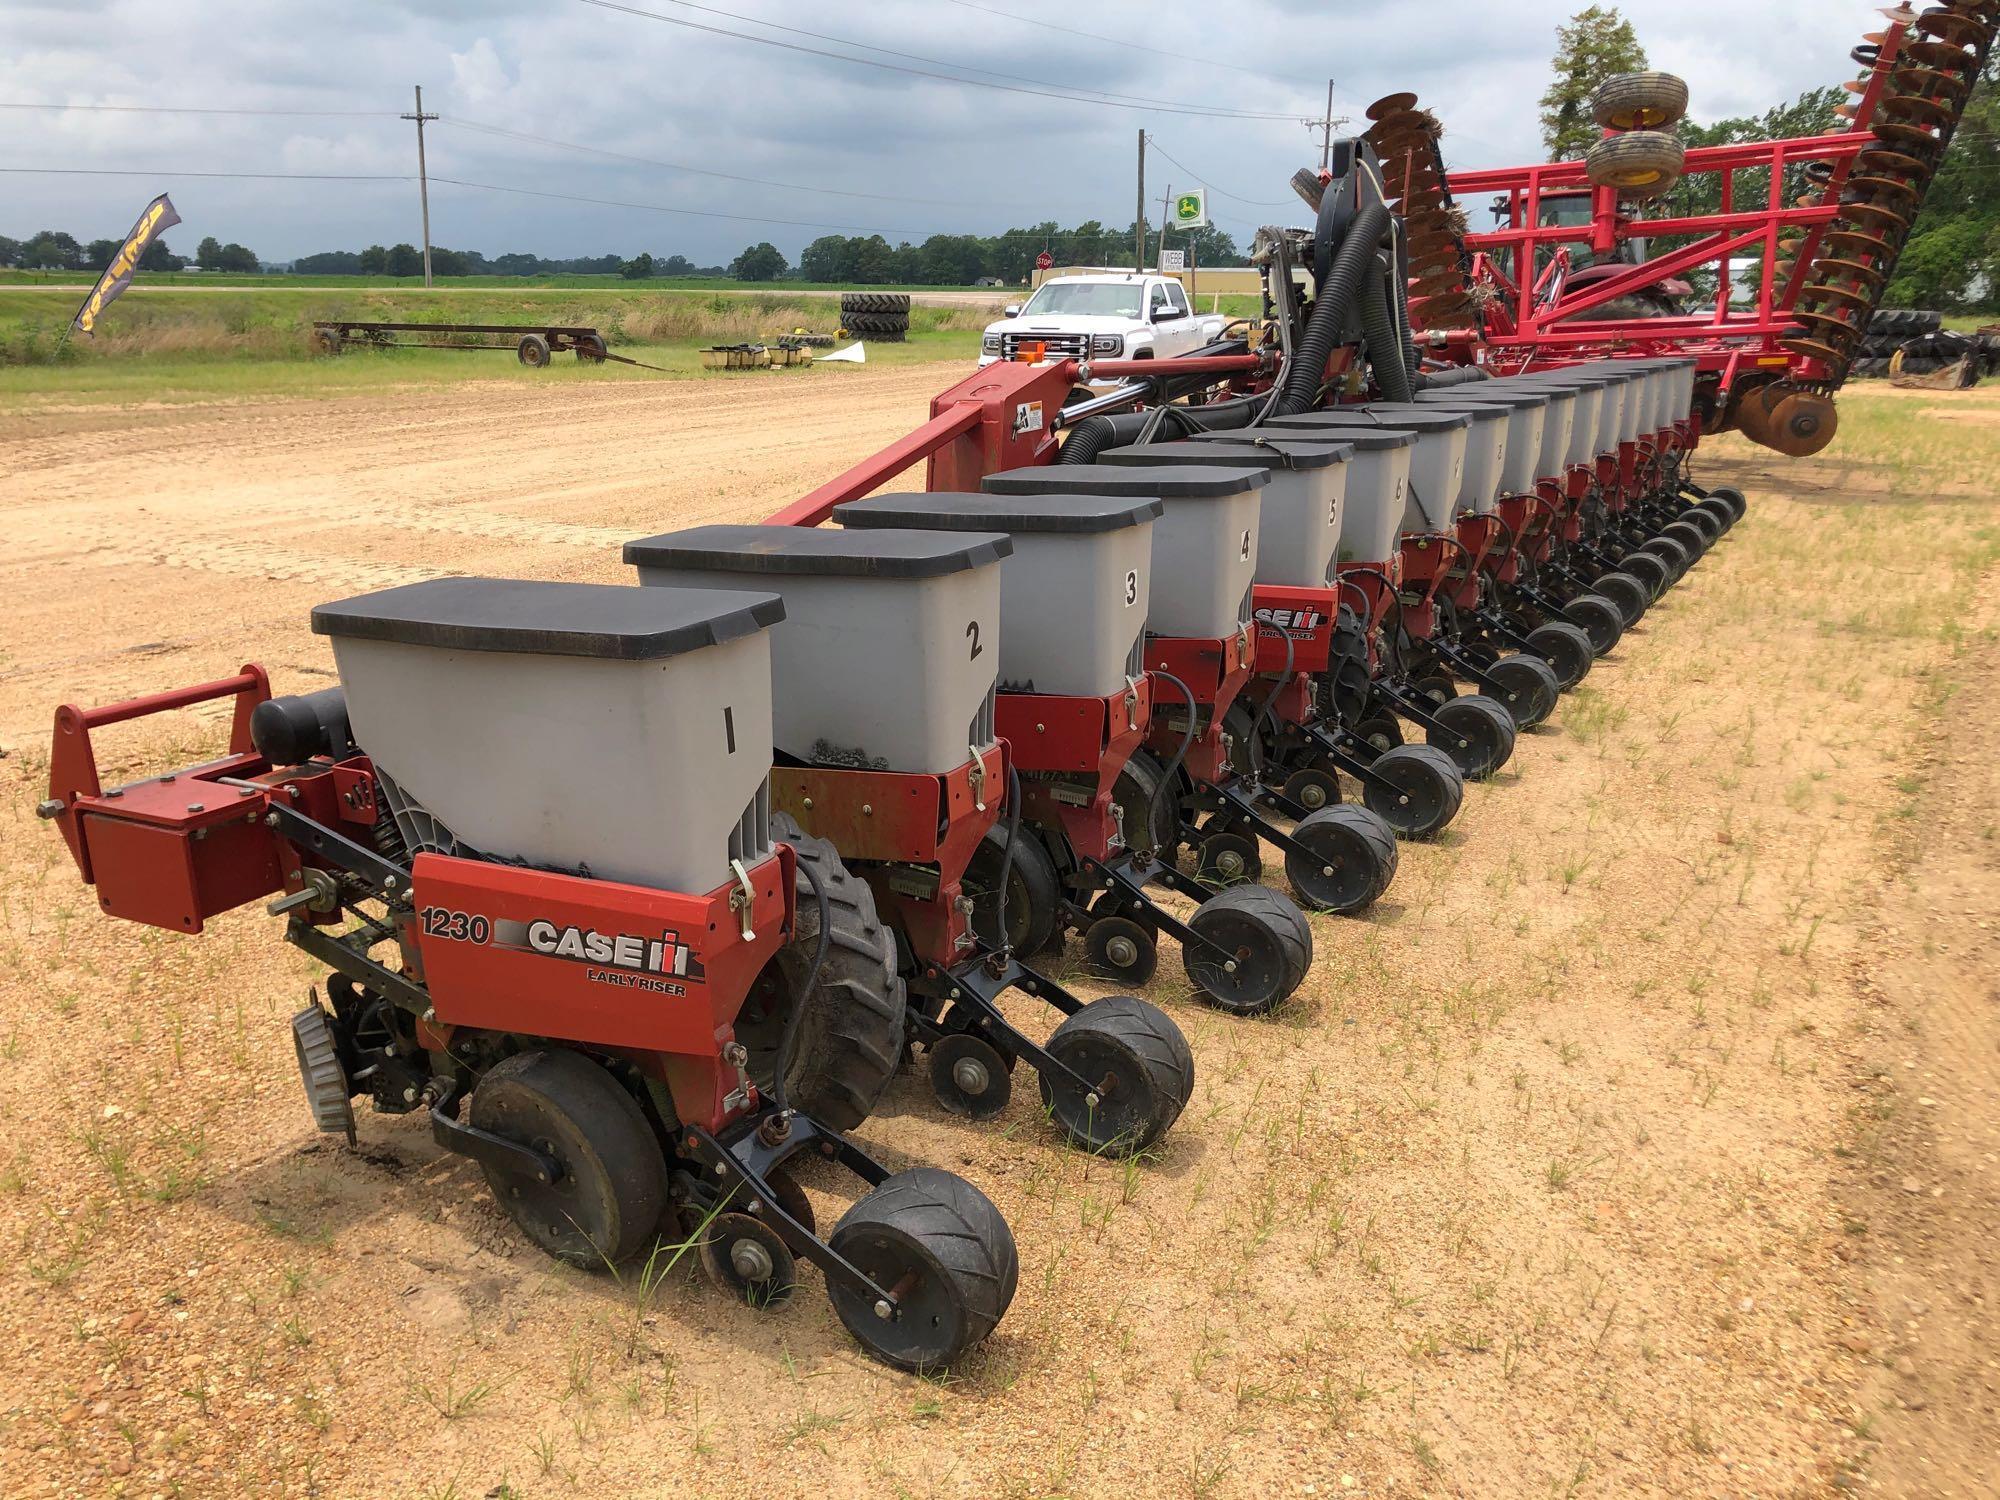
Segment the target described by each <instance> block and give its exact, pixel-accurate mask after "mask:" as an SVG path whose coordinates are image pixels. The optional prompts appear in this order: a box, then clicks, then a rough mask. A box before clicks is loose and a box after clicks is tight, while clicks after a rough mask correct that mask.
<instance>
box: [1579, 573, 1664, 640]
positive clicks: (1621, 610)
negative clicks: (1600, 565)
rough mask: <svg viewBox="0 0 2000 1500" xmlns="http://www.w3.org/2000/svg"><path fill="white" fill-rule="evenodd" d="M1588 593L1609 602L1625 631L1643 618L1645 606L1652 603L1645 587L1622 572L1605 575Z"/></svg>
mask: <svg viewBox="0 0 2000 1500" xmlns="http://www.w3.org/2000/svg"><path fill="white" fill-rule="evenodd" d="M1590 591H1591V592H1592V593H1593V594H1596V595H1598V596H1599V597H1600V598H1604V599H1609V600H1610V601H1611V607H1612V608H1613V609H1615V610H1617V611H1618V618H1619V620H1620V622H1621V623H1623V625H1624V627H1625V628H1626V629H1627V630H1630V629H1631V628H1632V627H1633V626H1634V625H1637V624H1638V623H1639V621H1640V620H1642V619H1643V618H1645V614H1646V606H1647V605H1649V604H1651V603H1652V602H1653V596H1652V592H1651V591H1650V590H1649V589H1648V588H1647V587H1646V585H1645V584H1644V583H1643V582H1641V581H1640V580H1639V579H1638V578H1637V577H1636V576H1634V575H1633V574H1631V573H1626V572H1623V571H1620V572H1613V573H1606V574H1605V575H1604V576H1603V577H1602V578H1599V579H1598V580H1596V581H1595V582H1594V583H1592V584H1591V586H1590Z"/></svg>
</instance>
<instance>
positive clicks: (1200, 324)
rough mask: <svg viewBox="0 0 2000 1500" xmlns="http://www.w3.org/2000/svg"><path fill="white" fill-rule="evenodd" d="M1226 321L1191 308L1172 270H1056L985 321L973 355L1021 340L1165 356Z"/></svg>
mask: <svg viewBox="0 0 2000 1500" xmlns="http://www.w3.org/2000/svg"><path fill="white" fill-rule="evenodd" d="M1228 323H1229V319H1228V318H1226V317H1223V316H1222V315H1221V314H1219V313H1214V314H1207V313H1197V312H1195V311H1194V309H1192V308H1191V307H1189V306H1188V299H1187V293H1186V292H1184V291H1183V290H1181V284H1180V283H1179V282H1178V281H1176V280H1175V279H1174V278H1173V277H1171V276H1150V275H1144V274H1141V273H1140V272H1137V271H1099V272H1092V273H1091V274H1089V275H1085V276H1058V277H1056V278H1055V279H1054V280H1052V281H1045V282H1043V283H1042V284H1041V285H1040V286H1039V287H1037V288H1036V289H1035V294H1034V296H1032V297H1030V298H1029V299H1028V301H1027V304H1026V305H1025V306H1014V307H1010V308H1008V309H1007V316H1006V317H1004V318H1002V319H1001V320H1000V321H999V322H998V323H990V324H988V325H987V328H986V333H985V336H984V337H983V338H981V339H980V341H979V362H980V363H981V364H982V365H990V364H992V363H993V362H994V361H995V360H999V359H1018V358H1021V357H1022V355H1021V347H1022V346H1023V345H1024V344H1025V345H1033V344H1039V345H1041V346H1042V349H1043V357H1044V358H1047V359H1066V358H1070V357H1072V356H1074V357H1076V358H1079V359H1081V358H1097V359H1172V358H1174V357H1175V356H1176V355H1180V354H1188V353H1191V352H1192V351H1194V350H1196V349H1199V348H1201V347H1202V346H1203V345H1204V344H1209V343H1213V342H1214V341H1215V340H1216V339H1217V338H1219V337H1221V334H1222V330H1223V329H1224V328H1225V327H1227V326H1228Z"/></svg>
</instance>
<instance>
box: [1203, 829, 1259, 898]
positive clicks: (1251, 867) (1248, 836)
mask: <svg viewBox="0 0 2000 1500" xmlns="http://www.w3.org/2000/svg"><path fill="white" fill-rule="evenodd" d="M1196 853H1197V854H1198V855H1199V859H1200V862H1199V863H1198V864H1197V865H1196V867H1195V877H1194V878H1195V879H1197V880H1199V881H1201V882H1202V884H1204V885H1213V886H1232V885H1242V884H1244V883H1245V882H1246V881H1248V882H1250V883H1252V884H1254V883H1255V882H1256V881H1257V880H1259V879H1260V878H1262V876H1263V874H1264V850H1263V846H1262V845H1260V844H1259V843H1258V842H1257V835H1256V834H1255V833H1252V832H1249V831H1247V830H1244V829H1241V828H1236V827H1231V826H1224V827H1221V828H1217V829H1216V830H1215V831H1214V832H1212V833H1208V834H1207V836H1206V837H1204V838H1203V839H1202V841H1201V847H1200V849H1198V850H1197V851H1196Z"/></svg>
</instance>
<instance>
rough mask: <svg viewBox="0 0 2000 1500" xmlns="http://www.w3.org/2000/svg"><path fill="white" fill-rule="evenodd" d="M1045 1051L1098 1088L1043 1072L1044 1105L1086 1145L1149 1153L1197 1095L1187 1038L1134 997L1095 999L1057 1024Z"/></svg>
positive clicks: (1074, 1138) (1088, 1148)
mask: <svg viewBox="0 0 2000 1500" xmlns="http://www.w3.org/2000/svg"><path fill="white" fill-rule="evenodd" d="M1047 1051H1048V1053H1049V1055H1050V1056H1051V1057H1053V1058H1055V1060H1056V1061H1057V1062H1059V1063H1061V1064H1062V1065H1063V1066H1064V1067H1066V1068H1068V1069H1069V1070H1070V1071H1071V1072H1073V1073H1075V1074H1077V1075H1078V1076H1079V1077H1081V1078H1083V1079H1086V1080H1088V1081H1089V1082H1090V1083H1091V1084H1092V1085H1093V1086H1094V1087H1093V1089H1092V1093H1091V1094H1085V1093H1082V1092H1079V1091H1078V1089H1077V1088H1076V1086H1075V1085H1074V1084H1071V1083H1069V1082H1068V1081H1067V1080H1051V1079H1050V1078H1049V1076H1048V1075H1047V1074H1046V1073H1044V1074H1042V1075H1041V1085H1042V1106H1043V1108H1045V1109H1047V1110H1048V1112H1049V1117H1050V1118H1051V1119H1053V1120H1054V1121H1055V1122H1056V1125H1057V1127H1058V1128H1059V1129H1061V1130H1062V1132H1063V1133H1064V1134H1065V1135H1067V1136H1068V1137H1069V1139H1070V1143H1071V1144H1072V1145H1075V1146H1077V1147H1079V1148H1081V1149H1082V1150H1085V1151H1092V1152H1098V1153H1113V1154H1118V1155H1127V1156H1129V1155H1132V1154H1134V1153H1136V1152H1140V1151H1144V1150H1145V1149H1146V1148H1147V1147H1148V1146H1151V1145H1152V1144H1153V1143H1154V1142H1156V1141H1158V1140H1159V1139H1160V1137H1162V1136H1164V1135H1165V1134H1166V1133H1167V1131H1168V1130H1169V1129H1170V1128H1172V1126H1173V1123H1174V1121H1176V1120H1178V1119H1179V1118H1180V1115H1181V1111H1182V1110H1183V1109H1185V1108H1187V1102H1188V1100H1189V1098H1191V1097H1192V1096H1193V1094H1194V1052H1193V1050H1192V1049H1190V1048H1189V1046H1188V1043H1187V1038H1186V1037H1185V1036H1183V1035H1182V1034H1181V1029H1180V1027H1178V1026H1176V1025H1175V1024H1174V1022H1173V1018H1172V1017H1171V1016H1169V1015H1168V1014H1167V1013H1166V1012H1165V1011H1163V1010H1161V1009H1160V1008H1159V1007H1158V1006H1156V1005H1149V1004H1147V1003H1146V1002H1145V1001H1144V1000H1141V999H1138V998H1137V997H1136V996H1132V995H1110V996H1107V997H1106V998H1104V999H1102V1000H1093V1001H1091V1002H1090V1004H1088V1005H1086V1006H1084V1008H1083V1009H1082V1010H1080V1011H1078V1012H1077V1013H1076V1014H1075V1015H1073V1016H1070V1017H1069V1018H1067V1019H1066V1020H1065V1021H1064V1022H1063V1023H1062V1025H1060V1026H1058V1027H1057V1028H1056V1029H1055V1031H1054V1032H1053V1033H1052V1034H1051V1035H1050V1037H1049V1040H1048V1047H1047ZM1093 1094H1094V1095H1095V1097H1092V1095H1093Z"/></svg>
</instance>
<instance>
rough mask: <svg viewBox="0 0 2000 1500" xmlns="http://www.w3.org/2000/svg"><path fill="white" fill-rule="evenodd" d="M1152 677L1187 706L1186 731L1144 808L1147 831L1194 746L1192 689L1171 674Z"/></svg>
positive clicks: (1154, 820) (1178, 819)
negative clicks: (1162, 683)
mask: <svg viewBox="0 0 2000 1500" xmlns="http://www.w3.org/2000/svg"><path fill="white" fill-rule="evenodd" d="M1153 675H1154V676H1155V677H1157V678H1159V679H1160V680H1161V681H1162V682H1170V683H1172V684H1173V685H1174V688H1175V690H1176V691H1178V692H1179V693H1180V695H1181V698H1182V699H1183V701H1185V702H1186V704H1187V711H1188V721H1187V729H1186V730H1185V731H1184V732H1183V733H1182V734H1181V742H1180V745H1179V747H1178V748H1177V749H1175V751H1174V758H1173V759H1172V760H1170V761H1168V762H1167V767H1166V770H1165V771H1163V772H1162V773H1161V774H1160V784H1159V785H1158V786H1156V787H1154V788H1153V800H1152V802H1151V803H1149V804H1148V805H1147V808H1146V818H1147V824H1148V829H1149V831H1150V829H1151V827H1152V826H1153V825H1156V824H1157V823H1158V822H1159V818H1160V799H1161V798H1162V797H1164V796H1166V794H1167V788H1168V787H1170V786H1172V785H1173V784H1174V778H1175V777H1176V776H1178V775H1180V773H1181V767H1182V766H1183V765H1185V764H1186V763H1187V753H1188V751H1189V749H1190V748H1192V747H1193V745H1194V720H1195V707H1194V689H1193V688H1191V687H1189V686H1188V685H1187V684H1186V683H1185V682H1182V681H1181V680H1180V678H1178V677H1176V676H1174V674H1173V673H1171V672H1158V671H1156V672H1154V673H1153ZM1174 822H1175V824H1176V826H1178V825H1179V823H1180V815H1179V813H1176V814H1175V815H1174ZM1126 842H1127V844H1128V846H1129V844H1130V838H1129V836H1128V838H1127V841H1126ZM1168 863H1170V864H1171V863H1172V861H1171V860H1170V861H1168Z"/></svg>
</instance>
